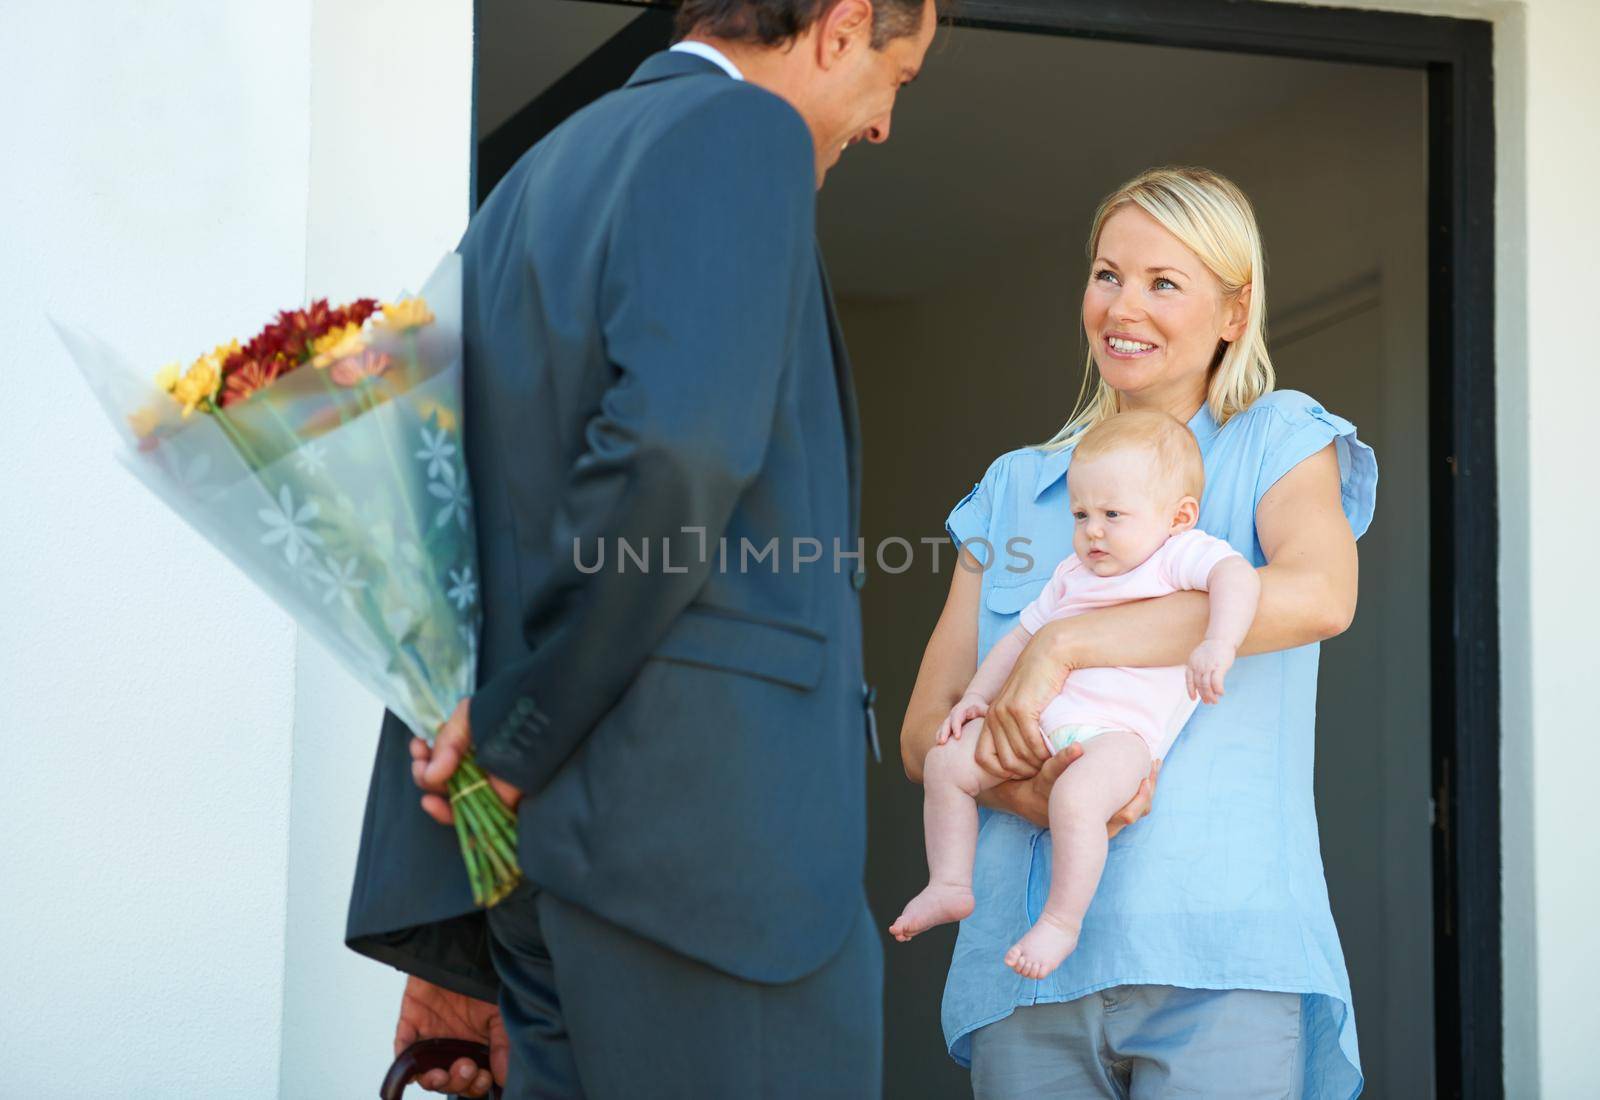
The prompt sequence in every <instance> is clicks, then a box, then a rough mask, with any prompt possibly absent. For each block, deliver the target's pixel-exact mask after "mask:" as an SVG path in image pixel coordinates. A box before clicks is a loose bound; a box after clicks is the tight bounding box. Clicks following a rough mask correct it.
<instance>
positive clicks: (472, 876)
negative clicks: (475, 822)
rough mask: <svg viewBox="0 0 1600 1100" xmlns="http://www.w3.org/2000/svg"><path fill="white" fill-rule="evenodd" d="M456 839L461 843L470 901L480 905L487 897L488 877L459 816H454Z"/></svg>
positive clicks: (464, 821) (463, 821)
mask: <svg viewBox="0 0 1600 1100" xmlns="http://www.w3.org/2000/svg"><path fill="white" fill-rule="evenodd" d="M456 839H457V840H458V841H460V843H461V859H462V861H463V862H464V863H465V864H466V865H467V881H468V882H470V883H471V884H472V901H473V903H474V904H475V905H482V904H483V903H484V899H485V898H487V897H488V895H489V889H488V881H487V879H488V875H487V873H486V871H485V869H484V867H483V866H482V865H481V864H480V863H479V862H478V850H477V848H478V846H477V844H476V843H475V842H474V841H473V839H472V836H471V834H470V833H469V832H468V830H467V823H466V820H465V819H464V818H462V817H461V816H460V815H459V814H458V815H456Z"/></svg>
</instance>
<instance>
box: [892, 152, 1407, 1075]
mask: <svg viewBox="0 0 1600 1100" xmlns="http://www.w3.org/2000/svg"><path fill="white" fill-rule="evenodd" d="M1089 253H1090V262H1091V266H1090V274H1089V280H1088V283H1087V285H1086V286H1085V288H1084V295H1083V327H1084V333H1085V335H1086V337H1087V339H1088V343H1089V348H1090V354H1089V362H1088V373H1089V376H1090V377H1094V376H1096V375H1097V376H1098V381H1097V383H1096V384H1095V387H1096V388H1095V390H1094V392H1093V394H1092V396H1091V397H1090V399H1089V400H1088V401H1087V402H1085V401H1083V400H1082V399H1080V402H1079V404H1080V409H1079V411H1077V412H1076V413H1074V415H1073V416H1072V417H1070V418H1069V420H1068V421H1067V423H1066V425H1065V426H1064V427H1063V428H1062V429H1061V431H1060V432H1059V433H1057V435H1056V436H1055V437H1054V438H1053V439H1051V440H1050V441H1049V442H1048V443H1046V444H1044V445H1042V446H1038V447H1024V448H1021V449H1019V450H1016V451H1012V452H1010V453H1008V454H1005V455H1002V456H1001V457H1000V458H998V459H997V460H996V461H995V462H994V463H993V464H992V465H991V466H990V467H989V469H988V472H987V473H985V474H984V477H983V480H982V481H980V482H979V483H978V484H977V485H976V486H975V487H974V488H973V490H972V492H971V493H969V494H968V495H967V496H966V497H965V498H964V499H962V500H961V501H960V502H959V503H958V504H957V505H956V507H955V509H954V510H953V511H952V512H951V513H950V517H949V520H948V528H949V531H950V535H951V537H952V538H953V539H954V540H955V541H956V543H957V544H958V545H960V546H961V547H962V557H963V560H964V561H965V562H966V563H967V564H968V565H969V566H970V567H971V568H968V569H957V570H955V571H954V574H953V577H952V580H951V586H950V594H949V597H948V599H947V601H946V603H945V607H944V611H943V613H942V614H941V615H940V618H939V622H938V624H937V625H936V626H935V628H934V632H933V636H932V637H931V638H930V639H929V641H928V646H927V650H926V652H925V653H924V655H923V660H922V667H921V670H920V672H919V673H918V676H917V683H916V687H915V689H914V690H913V692H912V696H911V701H910V704H909V707H908V709H907V713H906V719H905V725H904V727H903V729H902V730H901V735H900V737H901V740H900V743H901V756H902V758H903V760H904V763H905V767H906V773H907V775H908V776H910V778H911V779H912V780H914V781H917V782H920V781H921V776H922V765H923V761H924V758H925V757H926V756H927V753H928V751H929V749H930V748H931V747H932V746H933V744H934V742H935V739H936V737H937V734H938V730H939V726H940V723H941V720H942V719H944V718H945V716H946V715H947V714H948V713H949V712H950V709H951V707H952V705H953V704H955V703H956V702H957V700H958V699H959V698H960V696H961V693H962V691H963V689H964V688H965V687H966V685H967V683H968V681H970V680H971V678H972V676H973V672H974V670H975V669H976V667H977V665H978V662H979V661H980V660H981V659H982V657H983V656H984V655H985V653H986V652H987V651H988V649H989V648H990V646H992V645H993V644H994V643H995V642H996V641H997V640H998V639H1000V638H1001V637H1003V636H1004V635H1005V634H1006V633H1007V632H1008V631H1009V630H1010V629H1011V627H1012V626H1013V625H1014V624H1015V622H1016V619H1017V615H1018V613H1020V612H1021V610H1022V609H1023V608H1024V607H1026V606H1027V605H1028V604H1029V603H1030V602H1032V601H1033V600H1034V599H1035V598H1036V597H1037V596H1038V595H1039V591H1040V589H1041V588H1042V587H1043V586H1044V584H1045V582H1046V580H1048V574H1049V571H1050V568H1051V566H1052V565H1053V563H1055V562H1056V561H1059V560H1061V559H1062V558H1064V557H1065V556H1066V554H1067V553H1069V552H1070V551H1071V549H1072V537H1073V527H1074V522H1075V521H1074V518H1073V516H1072V515H1071V513H1070V510H1069V508H1068V504H1067V499H1066V484H1065V483H1066V472H1067V468H1068V466H1069V465H1070V463H1071V461H1072V452H1073V445H1074V442H1075V441H1076V439H1077V438H1078V437H1079V436H1080V435H1082V433H1083V432H1084V431H1086V430H1087V429H1089V428H1090V427H1092V426H1094V425H1095V424H1097V423H1099V422H1100V421H1101V420H1103V419H1105V418H1106V417H1108V416H1110V415H1112V414H1113V413H1115V412H1119V411H1125V410H1132V409H1159V410H1161V411H1164V412H1167V413H1170V414H1172V415H1173V416H1176V417H1177V418H1178V419H1179V420H1180V421H1182V422H1184V423H1185V424H1186V425H1187V426H1188V427H1189V429H1190V430H1191V431H1192V432H1193V433H1194V435H1195V438H1196V440H1197V441H1198V442H1199V444H1200V449H1201V452H1202V455H1203V457H1204V462H1205V474H1206V481H1205V484H1206V490H1205V494H1204V498H1203V500H1202V501H1201V507H1200V516H1199V523H1198V527H1199V529H1200V530H1202V531H1204V532H1206V533H1208V534H1210V535H1213V536H1216V537H1217V538H1220V539H1224V540H1226V541H1227V542H1228V543H1230V544H1232V546H1233V547H1234V549H1236V550H1238V551H1239V553H1241V554H1243V555H1244V556H1245V557H1246V558H1247V559H1248V560H1249V561H1250V562H1251V564H1252V565H1254V566H1255V567H1256V568H1257V570H1258V573H1259V577H1260V582H1261V585H1260V588H1261V594H1260V604H1259V610H1258V612H1257V614H1256V617H1255V622H1254V624H1253V626H1252V627H1251V628H1250V631H1249V633H1248V635H1247V636H1246V638H1245V641H1244V644H1243V645H1242V646H1240V648H1239V653H1240V659H1239V661H1238V662H1237V664H1235V665H1234V667H1233V670H1232V672H1231V673H1230V679H1229V682H1228V689H1227V693H1226V695H1225V696H1224V697H1223V698H1222V700H1221V701H1220V702H1219V703H1217V704H1216V705H1214V706H1207V707H1202V708H1200V709H1199V710H1198V711H1196V712H1195V714H1194V716H1193V717H1192V718H1191V719H1190V720H1189V722H1188V724H1187V725H1186V727H1185V729H1184V732H1183V735H1182V736H1181V737H1180V738H1179V739H1178V742H1177V744H1176V746H1175V747H1174V748H1173V749H1172V751H1171V753H1170V754H1169V755H1168V756H1167V759H1166V761H1165V771H1164V772H1163V775H1162V779H1161V799H1160V812H1159V813H1155V814H1152V815H1150V816H1149V818H1148V819H1147V820H1139V819H1140V817H1141V816H1142V815H1143V814H1145V813H1147V812H1148V811H1149V807H1150V801H1151V798H1152V796H1153V793H1154V786H1155V775H1154V773H1152V775H1151V777H1150V780H1149V781H1148V783H1147V785H1146V787H1144V788H1142V789H1141V792H1140V794H1139V796H1137V797H1136V798H1135V800H1134V801H1133V802H1132V803H1130V804H1129V806H1128V807H1127V808H1125V810H1124V811H1123V812H1122V814H1121V815H1119V817H1118V819H1117V820H1115V821H1113V823H1112V826H1111V831H1112V832H1113V833H1115V834H1116V836H1115V839H1114V841H1113V843H1112V845H1111V850H1110V856H1109V859H1108V860H1107V863H1106V868H1105V873H1104V878H1103V879H1102V881H1101V885H1100V888H1099V892H1098V893H1097V894H1096V896H1095V899H1094V902H1093V904H1092V905H1091V906H1090V908H1089V911H1088V913H1087V915H1086V917H1085V919H1084V922H1083V928H1082V935H1081V939H1080V940H1079V943H1078V947H1077V950H1076V951H1075V952H1074V953H1073V954H1072V955H1070V956H1069V957H1068V958H1067V959H1066V961H1065V962H1064V963H1063V964H1062V965H1061V966H1060V968H1059V969H1057V970H1056V971H1055V972H1054V973H1052V974H1050V975H1049V976H1048V977H1046V978H1045V979H1043V980H1040V981H1033V980H1030V979H1028V978H1025V977H1022V976H1020V975H1018V974H1017V973H1015V972H1013V971H1012V970H1010V969H1008V968H1007V967H1005V966H1004V965H1003V964H1001V963H1000V962H999V961H998V960H999V958H1000V956H1001V955H1002V954H1003V953H1004V950H1005V947H1006V945H1008V944H1011V943H1014V942H1016V940H1017V939H1018V938H1019V937H1020V936H1021V935H1022V934H1023V933H1024V932H1025V931H1026V930H1027V928H1028V926H1029V924H1030V923H1031V922H1032V921H1033V920H1035V919H1036V918H1037V917H1038V915H1039V914H1038V910H1039V909H1040V907H1041V905H1042V902H1043V899H1044V897H1045V895H1046V893H1047V892H1048V889H1049V882H1050V856H1051V845H1050V835H1049V833H1048V831H1047V830H1046V829H1045V828H1044V826H1045V825H1046V823H1047V810H1048V796H1049V792H1050V789H1051V786H1052V784H1053V783H1054V781H1055V779H1056V778H1057V777H1058V776H1059V775H1060V774H1061V772H1062V770H1063V769H1064V768H1066V767H1070V766H1071V761H1072V760H1074V759H1076V758H1077V755H1078V754H1079V753H1081V751H1082V750H1081V747H1080V746H1070V747H1068V748H1067V749H1066V750H1065V751H1064V752H1062V753H1060V754H1058V755H1057V756H1055V757H1053V758H1050V759H1048V760H1045V759H1042V758H1040V757H1038V756H1035V757H1033V758H1029V757H1026V756H1019V755H1017V754H1016V752H1015V751H1014V750H1012V749H1011V748H1010V746H1011V745H1014V744H1037V743H1038V742H1039V741H1040V736H1039V732H1038V723H1039V715H1040V713H1041V711H1042V710H1043V709H1044V707H1045V705H1046V704H1047V703H1049V701H1050V700H1051V699H1052V698H1054V697H1055V696H1056V695H1057V694H1058V693H1059V691H1060V688H1061V685H1062V683H1063V681H1064V679H1065V678H1066V677H1067V676H1069V675H1071V672H1072V670H1073V669H1075V668H1091V667H1108V666H1118V665H1121V666H1145V667H1157V666H1167V665H1177V664H1182V663H1183V662H1184V660H1185V659H1186V657H1187V656H1188V654H1189V652H1190V651H1191V650H1192V649H1193V648H1194V647H1195V645H1196V644H1198V643H1199V642H1200V641H1201V639H1202V638H1203V637H1204V634H1205V628H1206V622H1207V618H1208V597H1207V596H1206V594H1205V593H1203V592H1175V593H1172V594H1170V595H1166V596H1162V597H1159V598H1156V599H1150V600H1144V601H1140V602H1136V603H1129V604H1123V605H1120V606H1116V607H1110V608H1105V609H1102V610H1097V611H1091V612H1088V613H1085V614H1083V615H1078V616H1073V617H1070V618H1066V619H1061V620H1057V621H1054V622H1051V623H1048V624H1046V625H1045V626H1044V627H1043V628H1041V629H1040V630H1039V632H1038V633H1037V634H1036V635H1035V636H1034V638H1033V640H1032V641H1031V642H1030V643H1029V644H1028V646H1027V648H1026V650H1024V652H1023V654H1022V656H1021V657H1020V658H1019V659H1018V661H1017V662H1016V665H1015V667H1014V669H1013V670H1012V673H1011V675H1010V678H1009V679H1008V680H1007V681H1006V684H1005V686H1004V687H1003V688H1002V689H1001V690H1000V692H999V693H998V694H997V695H996V696H995V698H994V699H993V700H992V702H991V705H990V708H989V711H988V714H987V716H986V717H985V718H983V719H981V720H975V721H974V722H972V723H971V724H970V725H969V726H968V728H967V731H966V732H964V733H963V736H964V737H965V736H974V737H976V736H977V734H978V732H979V730H980V728H981V725H982V723H983V722H988V723H990V724H991V725H994V726H995V727H996V732H997V733H1000V734H1003V735H1001V736H994V737H992V738H990V739H988V740H987V741H986V744H987V745H990V746H993V750H992V751H993V752H994V753H995V759H994V760H993V761H992V763H993V764H995V765H996V766H997V767H998V768H1000V769H1003V770H1005V771H1008V772H1010V773H1011V774H1014V775H1018V776H1030V777H1031V778H1025V779H1019V780H1017V781H1014V782H1010V783H1006V784H1002V785H1001V786H998V787H995V788H993V790H992V791H990V792H988V793H987V794H986V795H985V797H984V802H985V804H986V806H987V809H986V810H985V811H984V814H983V821H982V825H981V831H980V834H979V840H978V852H977V861H976V867H975V873H974V883H975V892H976V901H977V908H976V910H975V911H974V913H973V914H972V916H970V917H968V918H967V919H966V920H965V921H963V922H962V926H961V931H960V935H959V937H958V938H957V942H956V949H955V954H954V957H953V958H952V960H951V965H950V974H949V978H948V980H947V983H946V987H945V998H944V1012H943V1015H944V1029H945V1038H946V1042H947V1044H948V1047H949V1050H950V1053H951V1055H952V1056H953V1057H954V1058H955V1059H956V1060H957V1061H959V1062H961V1063H963V1064H965V1065H970V1066H971V1067H972V1082H973V1092H974V1094H975V1095H976V1097H977V1098H978V1100H1009V1098H1014V1097H1015V1098H1020V1097H1033V1096H1062V1097H1080V1096H1085V1097H1089V1096H1110V1097H1136V1098H1137V1097H1147V1096H1165V1095H1169V1094H1183V1095H1197V1096H1227V1097H1255V1096H1260V1097H1269V1096H1270V1097H1283V1096H1294V1097H1299V1096H1309V1097H1319V1098H1320V1097H1339V1098H1345V1097H1350V1096H1354V1095H1356V1094H1357V1093H1359V1092H1360V1089H1361V1071H1360V1062H1359V1058H1358V1055H1357V1050H1356V1032H1355V1018H1354V1013H1353V1010H1352V1007H1351V1003H1350V986H1349V979H1348V977H1347V975H1346V973H1345V967H1344V959H1343V956H1342V954H1341V952H1340V949H1339V940H1338V935H1337V933H1336V932H1335V930H1334V925H1333V918H1332V915H1331V913H1330V911H1329V908H1328V896H1327V887H1326V884H1325V883H1324V881H1323V875H1322V861H1321V855H1320V852H1319V849H1318V841H1317V828H1316V815H1315V810H1314V808H1313V805H1312V785H1311V774H1312V747H1313V733H1314V716H1315V711H1316V684H1317V655H1318V644H1317V643H1319V642H1320V641H1321V640H1322V639H1324V638H1328V637H1332V636H1333V635H1335V634H1338V633H1340V632H1341V631H1343V630H1344V629H1345V627H1346V626H1347V625H1348V624H1349V622H1350V619H1351V616H1352V615H1353V614H1354V612H1355V604H1356V538H1357V537H1359V536H1360V535H1361V533H1362V532H1363V531H1365V530H1366V527H1367V524H1368V523H1369V521H1370V520H1371V517H1372V507H1373V500H1374V491H1375V487H1376V483H1377V466H1376V463H1375V461H1374V459H1373V455H1372V452H1371V450H1370V449H1369V448H1368V447H1367V446H1366V445H1365V444H1363V443H1361V442H1360V441H1359V440H1358V439H1357V438H1356V431H1355V427H1354V425H1352V424H1351V423H1350V422H1349V421H1347V420H1345V419H1343V418H1341V417H1339V416H1336V415H1334V414H1333V413H1331V412H1329V411H1328V410H1326V409H1324V408H1323V407H1322V406H1321V405H1319V404H1317V402H1316V401H1315V400H1313V399H1312V398H1311V397H1309V396H1307V395H1306V394H1303V393H1299V392H1296V391H1292V390H1274V388H1273V386H1274V379H1273V371H1272V363H1271V360H1270V358H1269V357H1268V354H1267V348H1266V344H1265V341H1264V335H1263V333H1264V325H1263V318H1264V316H1265V311H1266V296H1265V286H1264V283H1263V265H1262V259H1261V256H1262V249H1261V241H1260V235H1259V232H1258V230H1257V228H1256V223H1255V216H1254V213H1253V212H1252V210H1251V207H1250V203H1249V201H1248V200H1247V199H1246V198H1245V196H1244V195H1243V194H1242V193H1241V192H1240V191H1239V189H1238V188H1237V187H1235V186H1234V185H1233V184H1232V183H1230V182H1229V181H1228V180H1226V179H1224V178H1222V177H1221V176H1218V175H1217V174H1215V173H1213V172H1208V171H1204V170H1200V169H1155V170H1152V171H1149V172H1146V173H1144V174H1143V175H1141V176H1139V177H1137V178H1136V179H1134V180H1132V181H1130V182H1129V183H1128V184H1126V185H1125V186H1123V187H1122V188H1119V189H1118V190H1117V191H1116V192H1114V193H1113V194H1111V195H1110V196H1109V197H1108V198H1107V199H1106V200H1105V202H1104V203H1102V204H1101V207H1100V209H1099V211H1098V212H1097V213H1096V216H1095V220H1094V224H1093V227H1092V229H1091V232H1090V237H1089ZM1087 384H1088V383H1087V382H1086V385H1087ZM1017 537H1022V538H1026V539H1027V540H1029V547H1028V555H1029V557H1031V558H1032V560H1033V561H1034V562H1035V563H1036V567H1035V568H1034V569H1033V570H1031V571H1027V572H1024V573H1015V572H1012V571H1010V570H1009V569H1007V568H983V566H985V565H988V564H994V565H1001V564H1012V563H1009V562H1002V561H999V560H991V559H993V558H994V555H993V552H992V548H994V547H1003V546H1007V545H1008V540H1010V539H1013V538H1017ZM996 811H999V812H996ZM1133 821H1138V822H1139V823H1138V825H1137V827H1135V828H1132V829H1128V830H1127V831H1125V832H1120V833H1119V832H1118V830H1120V829H1121V828H1122V826H1123V825H1125V824H1127V823H1130V822H1133Z"/></svg>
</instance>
